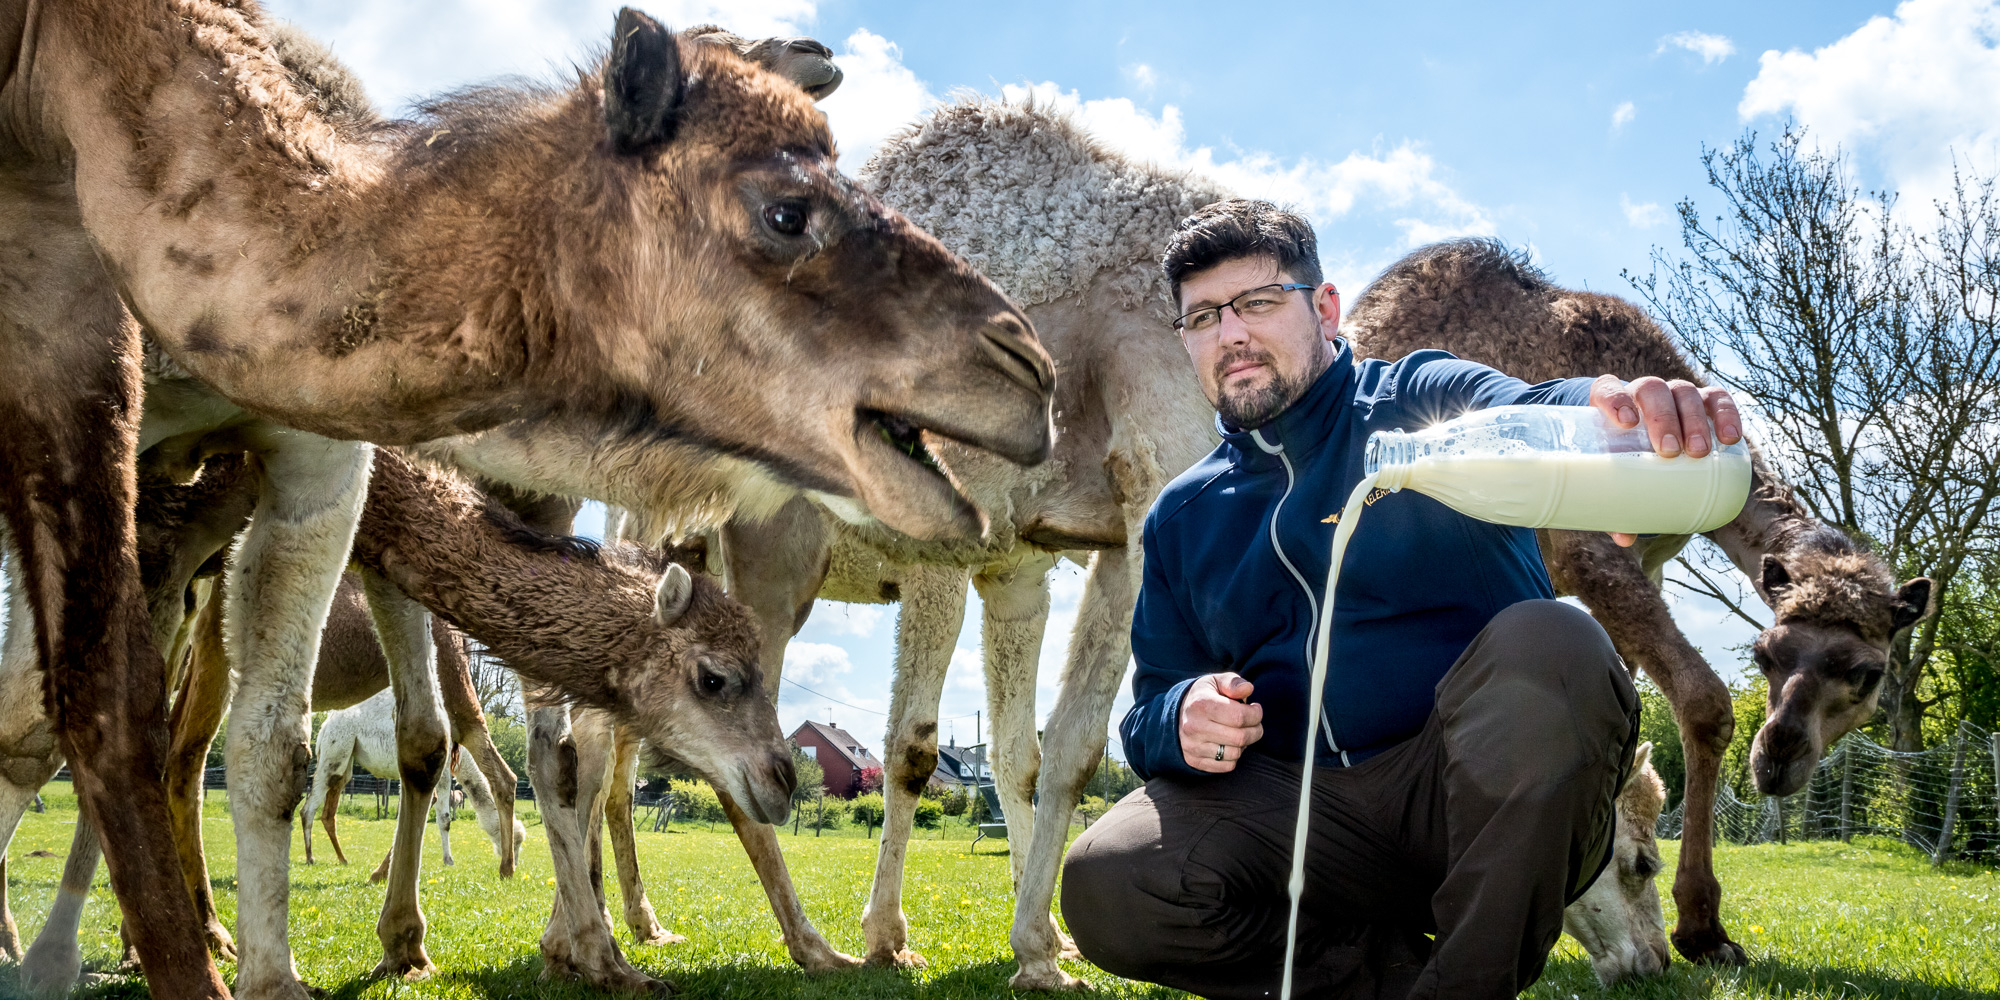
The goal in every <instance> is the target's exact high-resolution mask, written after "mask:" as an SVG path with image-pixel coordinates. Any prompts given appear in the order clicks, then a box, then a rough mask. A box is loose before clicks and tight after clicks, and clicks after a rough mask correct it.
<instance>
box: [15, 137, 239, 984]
mask: <svg viewBox="0 0 2000 1000" xmlns="http://www.w3.org/2000/svg"><path fill="white" fill-rule="evenodd" d="M7 183H8V190H9V191H10V193H11V194H12V196H13V202H12V204H11V206H10V211H9V212H8V213H7V216H6V218H4V219H0V269H4V271H5V272H6V274H7V277H8V283H9V287H10V288H13V289H16V290H17V292H18V294H10V295H7V296H5V297H4V299H0V372H5V373H7V377H6V385H5V386H4V387H0V427H4V428H6V433H5V434H4V435H0V512H4V515H5V520H6V522H7V524H8V527H9V529H10V532H11V537H12V538H13V540H14V545H15V551H14V555H15V556H17V557H18V559H17V560H16V567H15V573H16V575H17V576H18V577H19V578H20V579H21V580H22V581H23V582H24V584H25V586H26V590H27V596H28V603H29V605H30V606H31V607H32V609H33V612H34V614H33V618H34V621H35V637H36V641H37V652H38V658H39V660H40V662H41V665H42V668H43V672H44V678H45V681H46V685H47V686H46V693H47V694H46V701H45V703H44V704H45V706H46V708H47V710H49V711H50V712H51V713H52V714H53V716H54V720H53V721H54V730H55V732H56V734H57V739H58V743H59V745H60V748H61V750H62V754H63V756H64V757H65V758H66V759H67V760H68V761H69V764H70V771H71V773H72V774H73V775H74V776H75V786H76V792H77V797H78V799H79V801H80V802H81V804H82V807H83V809H82V811H83V813H84V814H85V815H91V816H95V817H96V818H97V820H98V822H101V823H103V824H105V827H104V829H103V831H102V832H103V833H104V835H105V843H106V844H107V845H109V848H110V849H109V851H108V852H107V856H108V858H109V861H110V872H111V884H112V887H113V889H115V890H116V892H117V896H118V901H119V906H120V909H121V911H122V912H123V915H124V917H125V919H126V922H127V923H128V924H129V925H131V926H132V927H133V928H135V930H136V933H137V935H138V937H137V941H136V944H137V947H138V949H139V952H140V954H141V955H143V956H144V958H145V963H146V968H147V970H148V974H149V975H148V979H149V984H148V985H149V988H150V990H151V992H152V995H153V996H154V997H157V998H160V1000H192V998H221V997H226V996H228V995H229V991H228V989H226V988H225V987H224V986H223V983H222V978H221V976H220V975H218V974H217V972H216V969H215V963H214V962H213V961H211V960H210V958H209V955H208V948H207V946H206V945H205V943H204V942H203V941H202V938H201V933H200V925H199V923H197V922H196V921H195V919H194V908H193V906H192V905H191V904H190V903H189V902H188V897H187V892H186V889H185V887H184V886H183V884H182V879H181V872H180V858H179V856H178V855H177V854H176V853H175V851H174V845H173V836H172V834H171V832H170V831H169V829H168V823H167V816H168V812H167V800H166V789H165V786H164V783H163V782H162V780H161V776H162V774H163V772H164V765H165V757H166V752H167V687H166V667H165V663H164V662H163V661H162V660H161V658H160V651H159V648H158V647H157V646H156V645H154V642H153V630H152V623H151V618H150V613H149V609H148V607H147V603H146V596H145V593H144V589H143V585H142V584H141V582H140V579H139V565H138V555H137V553H138V548H137V544H138V543H137V526H136V523H135V521H134V515H133V510H134V507H135V505H136V503H137V500H138V497H137V488H136V485H135V480H134V477H133V470H134V468H135V467H136V464H137V461H138V425H139V412H140V404H141V385H140V379H139V353H140V345H139V327H138V324H137V323H135V322H133V321H132V319H131V317H130V316H128V315H127V314H126V313H125V311H124V308H123V307H122V306H121V305H120V303H119V299H118V295H117V291H116V289H115V288H114V287H113V286H112V284H111V282H110V280H109V277H108V276H107V275H106V274H105V272H104V270H103V267H102V266H101V265H100V264H99V263H98V261H97V257H96V253H95V250H94V249H93V247H92V245H91V241H90V240H89V238H88V237H87V236H86V235H85V234H84V232H83V230H82V227H81V223H80V220H79V219H78V217H77V209H76V196H75V192H74V190H73V189H72V188H71V187H70V186H69V182H68V180H67V179H66V177H59V176H50V177H37V176H28V175H22V174H19V173H16V174H12V175H10V176H9V177H8V181H7ZM70 947H74V945H73V944H72V945H70Z"/></svg>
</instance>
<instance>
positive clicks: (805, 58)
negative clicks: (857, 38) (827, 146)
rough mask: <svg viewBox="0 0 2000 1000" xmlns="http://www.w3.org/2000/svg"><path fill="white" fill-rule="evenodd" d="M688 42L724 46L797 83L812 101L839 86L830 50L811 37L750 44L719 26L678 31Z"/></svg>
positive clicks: (836, 67) (837, 69) (766, 40)
mask: <svg viewBox="0 0 2000 1000" xmlns="http://www.w3.org/2000/svg"><path fill="white" fill-rule="evenodd" d="M681 37H682V38H684V39H687V40H689V41H696V42H707V43H709V44H711V45H725V46H728V47H729V48H730V49H733V50H735V52H736V54H737V55H740V56H742V57H743V58H745V59H748V60H750V61H751V62H753V63H756V64H758V65H760V66H762V67H764V68H765V69H768V70H770V71H771V72H773V73H776V74H778V75H779V76H782V77H784V78H785V79H787V80H790V81H792V82H793V83H794V84H797V85H798V87H799V89H800V90H803V91H805V92H806V96H807V97H810V98H812V99H813V100H815V101H823V100H826V98H827V95H829V94H832V93H833V92H834V91H835V90H836V89H838V88H839V87H840V81H841V79H842V76H843V74H842V73H841V72H840V67H838V66H835V65H834V64H833V50H832V49H829V48H827V47H826V46H825V45H824V44H822V43H821V42H820V41H819V40H818V39H815V38H759V39H757V40H756V41H751V40H750V39H748V38H744V37H743V36H742V35H739V34H736V33H735V32H733V31H729V30H727V29H725V28H722V27H720V26H719V25H713V24H704V25H700V26H699V27H694V28H689V29H687V30H686V31H683V32H681Z"/></svg>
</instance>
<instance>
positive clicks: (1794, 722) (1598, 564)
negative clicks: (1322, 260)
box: [1343, 240, 1932, 964]
mask: <svg viewBox="0 0 2000 1000" xmlns="http://www.w3.org/2000/svg"><path fill="white" fill-rule="evenodd" d="M1343 329H1344V330H1345V331H1346V335H1347V337H1348V340H1349V341H1350V342H1351V343H1352V344H1353V345H1354V353H1355V356H1356V357H1364V356H1366V357H1378V358H1387V359H1395V358H1399V357H1402V356H1403V355H1405V354H1407V353H1409V352H1410V351H1413V350H1417V349H1420V348H1431V347H1434V348H1441V349H1444V350H1447V351H1450V352H1452V353H1453V354H1456V355H1458V356H1459V357H1462V358H1467V359H1470V360H1473V361H1479V362H1484V363H1486V364H1491V365H1497V366H1499V367H1501V368H1503V369H1505V370H1506V371H1507V372H1509V373H1510V374H1514V375H1517V376H1519V377H1521V378H1524V379H1527V380H1529V381H1531V382H1532V381H1538V380H1542V379H1551V378H1559V377H1563V376H1568V375H1575V374H1581V373H1593V372H1611V373H1613V374H1616V375H1619V376H1621V377H1624V378H1638V377H1640V376H1642V375H1657V376H1660V377H1662V378H1667V379H1677V378H1678V379H1687V380H1688V381H1690V382H1694V383H1696V384H1700V383H1701V382H1702V378H1701V376H1700V375H1699V374H1698V373H1697V372H1696V371H1695V370H1694V367H1693V366H1692V365H1690V364H1689V363H1688V362H1687V360H1686V359H1685V358H1684V357H1683V356H1682V355H1681V353H1680V351H1679V350H1678V349H1677V348H1676V347H1675V346H1674V344H1673V342H1672V340H1670V339H1669V338H1668V337H1667V335H1666V334H1665V333H1663V332H1662V331H1661V330H1660V328H1659V327H1658V326H1656V325H1654V323H1653V321H1652V320H1651V319H1649V318H1647V316H1646V315H1645V313H1644V312H1642V311H1641V310H1640V309H1638V308H1637V307H1636V306H1634V305H1632V304H1631V303H1629V302H1626V301H1624V300H1622V299H1617V298H1613V297H1611V296H1608V295H1597V294H1594V293H1590V292H1575V291H1570V290H1568V289H1564V288H1559V287H1557V286H1556V285H1554V284H1552V283H1551V282H1550V281H1549V280H1548V278H1547V277H1546V276H1545V275H1544V274H1542V273H1541V272H1540V271H1539V270H1537V269H1536V268H1534V267H1533V266H1532V265H1530V264H1529V263H1528V262H1527V261H1526V259H1525V258H1524V256H1522V255H1519V254H1515V253H1513V252H1511V251H1509V250H1507V249H1506V248H1505V247H1504V246H1502V245H1500V244H1499V243H1497V242H1494V241H1491V240H1459V241H1454V242H1448V243H1440V244H1435V245H1432V246H1429V247H1425V248H1423V249H1420V250H1417V251H1415V252H1414V253H1411V254H1410V255H1409V256H1407V257H1405V258H1403V259H1402V260H1401V261H1398V262H1397V263H1396V264H1394V265H1392V266H1391V267H1390V268H1389V269H1388V270H1387V271H1385V272H1384V273H1383V274H1382V276H1381V277H1379V278H1377V279H1375V281H1374V282H1373V283H1372V284H1370V285H1369V286H1368V289H1367V290H1366V291H1364V292H1363V293H1362V295H1361V297H1360V298H1359V299H1358V300H1356V301H1355V303H1354V308H1353V311H1352V312H1351V313H1349V316H1348V319H1347V320H1346V322H1345V323H1344V325H1343ZM1752 462H1753V465H1752V469H1753V472H1752V486H1751V491H1750V500H1749V503H1748V504H1746V505H1745V506H1744V508H1743V513H1742V514H1740V515H1738V516H1737V518H1736V519H1735V520H1733V521H1731V522H1730V523H1728V524H1726V525H1723V526H1722V527H1720V528H1717V529H1716V530H1714V531H1711V532H1708V533H1707V534H1706V537H1707V538H1708V539H1709V540H1710V541H1712V542H1714V543H1715V544H1716V545H1717V546H1719V547H1720V548H1721V549H1722V551H1723V552H1724V553H1725V554H1726V555H1727V556H1728V557H1729V559H1730V561H1731V562H1733V563H1735V564H1736V566H1737V568H1739V569H1741V570H1742V571H1743V572H1744V574H1746V575H1747V576H1749V577H1750V579H1751V580H1752V581H1753V582H1754V583H1755V584H1756V585H1757V592H1758V595H1759V596H1760V597H1762V598H1763V600H1764V602H1765V603H1766V604H1768V605H1770V607H1771V610H1772V612H1773V623H1772V626H1771V627H1770V628H1769V629H1766V630H1765V631H1764V632H1763V634H1761V635H1759V636H1758V637H1757V641H1756V646H1755V657H1756V662H1757V665H1758V667H1759V668H1761V669H1762V670H1763V671H1764V675H1765V677H1766V678H1767V679H1768V680H1769V681H1770V684H1771V706H1770V708H1771V711H1770V715H1769V719H1768V721H1766V722H1765V724H1764V728H1763V730H1762V731H1760V732H1759V733H1758V734H1757V739H1756V741H1755V743H1754V744H1753V747H1752V771H1753V773H1754V774H1755V775H1756V779H1757V783H1758V787H1759V789H1760V790H1761V791H1763V792H1765V793H1766V794H1773V795H1785V794H1789V793H1791V792H1794V791H1797V790H1798V788H1799V787H1800V786H1801V785H1803V784H1804V783H1805V780H1806V779H1807V778H1808V777H1810V775H1811V773H1812V768H1813V765H1814V764H1815V763H1817V762H1818V760H1819V756H1820V754H1821V753H1823V752H1824V751H1825V748H1826V747H1827V746H1828V745H1829V744H1831V743H1832V742H1833V741H1834V740H1837V739H1839V738H1840V737H1841V736H1843V735H1845V734H1846V733H1847V732H1849V731H1850V730H1852V729H1854V728H1855V727H1857V726H1859V725H1861V724H1862V723H1864V722H1866V721H1867V720H1868V718H1869V716H1870V715H1872V714H1874V711H1875V700H1876V697H1877V695H1878V693H1879V690H1880V683H1881V679H1882V669H1883V667H1884V665H1885V664H1886V663H1887V658H1888V655H1889V648H1890V645H1891V644H1892V643H1893V641H1894V640H1895V637H1896V635H1897V634H1898V633H1900V632H1901V631H1902V630H1904V629H1907V628H1909V627H1910V626H1912V625H1914V624H1916V623H1917V622H1918V621H1920V620H1922V618H1923V617H1924V615H1926V614H1928V613H1929V610H1930V607H1931V598H1932V594H1931V581H1930V580H1929V579H1927V578H1924V577H1917V578H1915V579H1912V580H1909V581H1908V582H1905V583H1904V584H1902V585H1901V586H1900V587H1899V586H1897V584H1896V580H1895V577H1894V576H1892V575H1891V574H1890V571H1889V568H1888V567H1887V566H1885V565H1883V563H1882V561H1881V560H1880V559H1877V558H1876V557H1875V556H1874V555H1873V554H1871V553H1869V552H1868V551H1867V550H1865V549H1863V548H1862V547H1860V546H1859V545H1857V544H1856V543H1855V542H1854V541H1853V540H1852V539H1849V538H1848V537H1847V536H1846V535H1844V534H1842V533H1840V532H1839V531H1837V530H1834V529H1833V528H1830V527H1828V526H1826V525H1822V524H1820V523H1819V522H1818V521H1816V520H1814V519H1813V517H1812V516H1811V514H1809V513H1808V512H1807V511H1806V509H1805V507H1804V506H1803V505H1802V504H1800V503H1799V502H1798V500H1797V498H1796V497H1794V496H1793V494H1792V490H1791V487H1790V486H1788V485H1786V484H1785V482H1784V481H1783V480H1782V479H1779V478H1778V476H1777V475H1776V474H1775V473H1774V472H1773V471H1772V470H1771V469H1770V467H1769V466H1768V465H1767V464H1766V463H1765V462H1764V460H1763V456H1762V455H1761V454H1758V453H1756V452H1755V450H1754V449H1753V452H1752ZM1688 541H1689V539H1688V537H1687V536H1684V535H1671V536H1660V537H1657V538H1651V539H1644V540H1642V541H1641V542H1640V543H1639V544H1638V545H1636V546H1634V547H1632V548H1630V549H1621V548H1619V547H1618V546H1617V545H1616V544H1614V543H1613V542H1612V541H1611V540H1610V538H1609V537H1608V536H1605V535H1602V534H1593V533H1587V532H1568V531H1544V532H1542V533H1541V546H1542V558H1543V560H1544V561H1545V562H1546V563H1547V564H1548V570H1549V577H1550V579H1551V580H1552V581H1553V582H1554V583H1555V585H1556V588H1557V590H1558V591H1561V592H1563V593H1569V594H1574V595H1576V596H1577V597H1578V598H1580V599H1581V600H1582V601H1583V603H1584V605H1585V606H1586V607H1588V608H1589V609H1590V612H1591V614H1592V615H1594V616H1595V617H1596V618H1597V620H1598V621H1599V622H1600V623H1602V624H1603V626H1604V629H1605V631H1606V632H1609V633H1610V634H1611V639H1612V642H1613V643H1614V644H1616V645H1617V647H1618V652H1619V655H1621V656H1623V657H1624V658H1625V661H1626V662H1627V663H1629V664H1634V665H1636V666H1637V667H1639V668H1642V669H1644V670H1645V671H1646V674H1647V676H1649V677H1651V678H1652V679H1653V682H1654V683H1655V684H1658V685H1659V686H1660V690H1661V691H1662V692H1663V693H1664V694H1665V695H1666V696H1667V699H1668V701H1669V702H1670V703H1671V704H1672V705H1673V707H1674V716H1675V719H1676V720H1677V721H1678V722H1679V724H1680V730H1681V742H1682V745H1683V746H1684V747H1685V748H1686V750H1687V789H1686V795H1687V826H1686V829H1685V831H1684V832H1683V834H1682V837H1681V854H1680V866H1679V870H1678V871H1677V872H1676V873H1675V877H1674V902H1675V904H1676V905H1677V906H1678V908H1679V911H1680V917H1679V921H1678V923H1677V924H1676V926H1675V928H1674V933H1673V942H1674V947H1675V948H1676V949H1677V950H1679V951H1680V953H1681V954H1682V955H1683V956H1685V957H1687V958H1688V959H1689V960H1690V961H1696V962H1720V963H1725V964H1736V963H1741V962H1743V961H1744V959H1745V956H1744V952H1743V949H1742V947H1741V946H1739V945H1738V944H1736V942H1734V941H1732V940H1730V938H1729V934H1728V931H1727V930H1725V929H1724V928H1723V926H1722V920H1721V912H1720V905H1721V899H1722V887H1721V885H1720V883H1718V882H1717V881H1716V879H1715V873H1714V860H1713V842H1714V828H1713V824H1714V804H1715V794H1716V781H1717V778H1718V776H1719V775H1720V773H1721V767H1722V754H1723V752H1724V751H1725V750H1727V749H1728V746H1729V741H1730V738H1731V735H1732V733H1733V732H1734V729H1735V716H1734V714H1733V712H1732V709H1731V706H1730V701H1729V691H1728V689H1727V688H1726V687H1725V686H1724V685H1723V683H1722V680H1721V679H1720V678H1719V677H1717V676H1716V674H1715V671H1714V670H1713V669H1711V668H1710V667H1709V665H1708V664H1707V663H1706V662H1705V661H1704V660H1703V659H1702V657H1701V654H1700V653H1698V652H1696V650H1695V648H1694V646H1693V644H1691V643H1689V642H1688V640H1687V637H1686V636H1685V635H1683V634H1682V633H1681V631H1680V629H1679V627H1677V626H1676V625H1675V624H1674V621H1673V618H1672V617H1671V616H1670V615H1669V614H1668V612H1667V607H1666V602H1665V601H1664V600H1663V599H1662V598H1661V596H1660V589H1659V588H1660V584H1659V580H1660V570H1661V567H1662V566H1663V565H1665V563H1666V562H1667V561H1668V560H1669V559H1672V558H1673V557H1674V555H1675V554H1676V553H1678V552H1679V551H1680V550H1681V548H1682V547H1683V546H1685V545H1686V544H1687V543H1688Z"/></svg>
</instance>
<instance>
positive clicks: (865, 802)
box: [848, 792, 882, 827]
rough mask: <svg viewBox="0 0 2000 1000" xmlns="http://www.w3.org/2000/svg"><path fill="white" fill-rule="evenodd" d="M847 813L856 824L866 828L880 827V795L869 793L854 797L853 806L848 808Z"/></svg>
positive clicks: (879, 793) (878, 793)
mask: <svg viewBox="0 0 2000 1000" xmlns="http://www.w3.org/2000/svg"><path fill="white" fill-rule="evenodd" d="M848 811H849V814H850V815H852V816H853V817H854V821H855V822H856V823H859V824H861V825H863V826H867V827H877V826H881V825H882V793H881V792H870V793H868V794H867V795H861V796H856V797H855V799H854V804H853V805H851V806H849V807H848Z"/></svg>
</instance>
